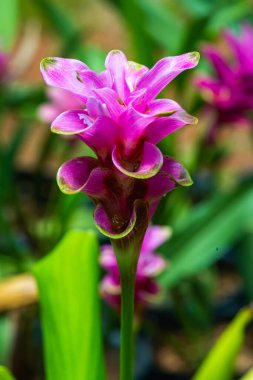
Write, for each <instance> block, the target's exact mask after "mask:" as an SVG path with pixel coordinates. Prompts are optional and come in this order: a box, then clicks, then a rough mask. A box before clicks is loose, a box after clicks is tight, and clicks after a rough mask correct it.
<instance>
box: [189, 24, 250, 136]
mask: <svg viewBox="0 0 253 380" xmlns="http://www.w3.org/2000/svg"><path fill="white" fill-rule="evenodd" d="M223 36H224V39H225V41H226V43H227V46H228V47H229V49H230V53H231V55H232V57H231V58H232V61H231V60H229V59H227V58H225V55H224V52H222V51H219V50H218V49H216V48H215V47H214V46H206V47H205V49H204V55H205V56H206V58H207V60H208V61H209V62H210V63H211V65H212V68H213V70H214V75H212V76H211V75H205V76H204V75H203V76H198V77H197V78H196V84H197V86H198V87H199V88H200V90H201V91H202V95H203V97H204V98H205V100H206V101H207V103H208V104H209V107H211V109H212V110H213V111H214V112H215V113H216V119H215V122H214V124H213V125H212V128H211V130H210V136H209V137H210V138H211V139H212V138H214V137H215V135H216V132H217V129H218V128H219V127H221V126H222V125H224V124H237V125H240V126H251V125H252V116H251V117H250V114H249V111H251V112H252V110H253V28H252V27H251V26H250V25H244V26H243V27H242V30H241V34H240V35H238V36H237V35H235V34H233V33H232V32H231V31H230V30H225V31H224V33H223Z"/></svg>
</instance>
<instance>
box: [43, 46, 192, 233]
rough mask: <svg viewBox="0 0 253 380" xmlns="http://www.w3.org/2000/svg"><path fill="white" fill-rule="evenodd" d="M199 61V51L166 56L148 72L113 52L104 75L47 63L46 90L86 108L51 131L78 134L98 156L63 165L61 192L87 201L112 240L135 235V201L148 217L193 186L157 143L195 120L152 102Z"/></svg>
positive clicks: (166, 103)
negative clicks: (65, 94) (145, 207)
mask: <svg viewBox="0 0 253 380" xmlns="http://www.w3.org/2000/svg"><path fill="white" fill-rule="evenodd" d="M198 59H199V54H198V53H195V52H194V53H187V54H183V55H180V56H176V57H167V58H163V59H161V60H160V61H158V62H157V63H156V64H155V65H154V67H152V68H151V69H150V70H149V69H148V68H147V67H145V66H143V65H140V64H137V63H134V62H129V61H127V59H126V57H125V55H124V54H123V53H122V52H121V51H118V50H114V51H111V52H110V53H109V54H108V56H107V58H106V61H105V67H106V70H105V71H102V72H101V73H96V72H94V71H92V70H90V69H89V68H88V66H86V65H85V64H84V63H82V62H80V61H77V60H74V59H63V58H45V59H44V60H43V61H42V63H41V73H42V76H43V78H44V80H45V82H46V83H47V84H48V85H50V86H54V87H59V88H61V89H64V90H67V91H69V92H71V93H72V94H73V96H74V97H75V98H76V97H78V98H79V99H80V101H81V102H82V103H83V105H82V107H80V108H79V109H73V110H69V111H66V112H63V113H62V114H61V115H59V116H58V117H57V118H56V119H55V120H54V121H53V123H52V125H51V130H52V131H53V132H55V133H58V134H63V135H68V136H69V135H72V136H73V135H76V136H77V137H78V138H79V139H81V140H82V141H83V142H84V143H85V144H87V145H88V146H89V147H90V148H91V149H92V150H93V151H94V152H95V153H96V155H97V158H91V157H77V158H74V159H73V160H70V161H68V162H66V163H64V164H63V165H62V166H61V168H60V169H59V171H58V174H57V181H58V185H59V187H60V189H61V190H62V191H63V192H64V193H66V194H73V193H77V192H80V191H82V192H84V193H86V194H88V195H89V196H90V198H91V199H92V200H93V201H94V202H95V204H96V205H97V206H96V210H95V213H94V218H95V222H96V223H97V226H98V228H99V229H100V230H101V231H102V232H103V233H105V234H107V235H108V236H110V237H112V238H119V237H123V236H126V235H127V234H128V233H129V232H131V231H132V230H133V228H134V225H135V222H136V210H135V204H136V201H139V200H141V201H144V202H146V203H147V204H148V206H149V209H150V214H149V215H150V216H151V214H152V213H153V211H154V210H155V208H156V206H157V204H158V202H159V200H160V198H161V197H162V196H164V195H165V194H166V193H168V192H169V191H171V190H172V189H174V188H175V187H176V186H177V185H183V186H188V185H190V184H191V183H192V182H191V179H190V177H189V175H188V173H187V171H186V170H185V169H184V168H183V167H182V165H181V164H180V163H178V162H177V161H175V160H173V159H172V158H170V157H164V156H163V154H162V153H161V151H160V149H159V148H158V147H157V146H156V144H157V143H158V142H159V141H161V140H162V139H163V138H164V137H165V136H167V135H168V134H170V133H172V132H174V131H175V130H177V129H179V128H181V127H182V126H184V125H186V124H191V123H196V119H195V118H194V117H192V116H190V115H188V114H187V113H186V112H185V111H184V110H183V109H182V108H181V107H180V105H179V104H178V103H176V102H174V101H173V100H169V99H155V98H156V96H157V95H158V94H159V93H160V92H161V91H162V90H163V88H164V87H165V86H166V85H167V84H168V83H170V82H171V81H172V80H173V79H174V78H175V77H176V76H177V75H178V74H180V73H181V72H182V71H184V70H186V69H190V68H193V67H195V66H196V65H197V63H198Z"/></svg>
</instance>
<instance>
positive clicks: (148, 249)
mask: <svg viewBox="0 0 253 380" xmlns="http://www.w3.org/2000/svg"><path fill="white" fill-rule="evenodd" d="M170 235H171V230H170V229H169V228H168V227H160V226H150V227H149V228H148V229H147V232H146V235H145V237H144V241H143V244H142V247H141V252H140V257H139V261H138V266H137V273H136V286H135V304H136V306H137V309H138V308H140V307H142V306H144V305H146V304H149V303H152V302H154V301H155V300H156V299H157V298H158V296H159V294H160V287H159V285H158V283H157V281H156V279H155V277H156V276H157V275H158V274H160V273H161V272H162V271H163V270H164V269H165V267H166V261H165V260H164V259H163V258H162V257H161V256H158V255H157V254H156V253H155V251H156V249H157V248H158V247H159V246H160V245H162V244H163V243H164V242H165V241H166V240H168V239H169V237H170ZM100 263H101V265H102V267H103V268H104V269H105V270H106V271H107V272H108V273H107V274H106V275H105V276H104V278H103V280H102V282H101V286H100V289H101V295H102V297H103V298H104V299H105V300H106V301H107V302H108V303H110V304H111V305H112V306H113V307H115V308H116V309H117V310H120V299H121V286H120V272H119V269H118V265H117V261H116V257H115V254H114V251H113V248H112V246H111V245H104V246H102V248H101V256H100Z"/></svg>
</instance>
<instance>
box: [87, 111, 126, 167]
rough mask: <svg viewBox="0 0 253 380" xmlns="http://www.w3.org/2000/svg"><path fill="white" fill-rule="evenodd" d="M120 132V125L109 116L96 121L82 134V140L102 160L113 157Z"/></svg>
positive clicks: (100, 117)
mask: <svg viewBox="0 0 253 380" xmlns="http://www.w3.org/2000/svg"><path fill="white" fill-rule="evenodd" d="M118 132H119V128H118V125H117V124H116V123H114V121H113V120H112V119H111V118H109V117H107V116H99V117H98V118H97V119H96V121H95V122H94V123H93V124H91V125H90V126H89V128H87V129H85V130H84V131H83V132H81V133H80V138H81V139H82V140H83V141H84V142H85V143H86V144H87V145H88V146H89V147H90V148H91V149H93V150H94V151H95V152H96V154H97V155H98V156H99V157H100V158H101V159H102V160H104V159H106V158H107V157H108V156H109V155H111V152H112V149H113V147H114V145H115V142H116V140H117V134H118Z"/></svg>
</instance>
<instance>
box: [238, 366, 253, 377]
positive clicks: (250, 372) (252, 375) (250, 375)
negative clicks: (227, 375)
mask: <svg viewBox="0 0 253 380" xmlns="http://www.w3.org/2000/svg"><path fill="white" fill-rule="evenodd" d="M240 380H253V368H251V369H250V370H249V371H248V372H247V373H246V374H245V375H244V376H243V377H241V379H240Z"/></svg>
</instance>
